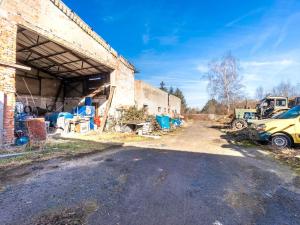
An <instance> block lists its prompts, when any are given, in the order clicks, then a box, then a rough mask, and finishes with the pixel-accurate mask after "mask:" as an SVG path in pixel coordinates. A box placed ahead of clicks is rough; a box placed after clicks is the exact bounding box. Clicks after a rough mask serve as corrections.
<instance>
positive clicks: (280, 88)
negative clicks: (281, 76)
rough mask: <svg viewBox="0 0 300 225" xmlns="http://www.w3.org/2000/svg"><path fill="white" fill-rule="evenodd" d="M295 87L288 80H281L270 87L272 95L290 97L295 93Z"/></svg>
mask: <svg viewBox="0 0 300 225" xmlns="http://www.w3.org/2000/svg"><path fill="white" fill-rule="evenodd" d="M296 89H297V88H296V87H295V86H293V85H292V84H291V83H290V82H289V81H287V82H283V81H282V82H281V83H280V84H278V85H277V86H275V87H274V88H273V89H272V94H273V95H278V96H285V97H292V96H295V95H297V91H296Z"/></svg>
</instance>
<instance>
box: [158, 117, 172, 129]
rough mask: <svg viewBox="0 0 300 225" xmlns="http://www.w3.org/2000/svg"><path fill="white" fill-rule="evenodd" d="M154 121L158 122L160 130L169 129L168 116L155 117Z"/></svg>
mask: <svg viewBox="0 0 300 225" xmlns="http://www.w3.org/2000/svg"><path fill="white" fill-rule="evenodd" d="M156 121H157V122H158V124H159V126H160V127H161V129H170V128H171V126H170V117H168V116H158V115H157V116H156Z"/></svg>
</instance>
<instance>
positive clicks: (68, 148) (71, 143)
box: [0, 132, 148, 169]
mask: <svg viewBox="0 0 300 225" xmlns="http://www.w3.org/2000/svg"><path fill="white" fill-rule="evenodd" d="M145 140H148V139H147V138H145V137H142V136H138V135H134V134H121V133H103V134H98V133H96V132H92V133H89V134H85V135H83V134H76V135H66V137H59V138H50V139H49V140H48V141H47V143H46V145H45V146H44V147H43V149H42V150H38V149H34V148H32V149H28V148H27V149H26V150H25V154H24V155H20V156H16V157H12V158H5V159H0V169H1V168H8V167H17V166H21V165H25V164H30V163H33V162H37V161H45V160H49V159H53V158H72V157H79V156H83V155H86V154H91V153H96V152H101V151H104V150H105V149H107V148H109V147H113V146H115V145H118V146H119V145H121V144H123V143H126V142H140V141H145ZM1 153H12V151H7V152H3V151H1Z"/></svg>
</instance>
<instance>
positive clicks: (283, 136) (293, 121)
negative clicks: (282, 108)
mask: <svg viewBox="0 0 300 225" xmlns="http://www.w3.org/2000/svg"><path fill="white" fill-rule="evenodd" d="M254 126H255V129H256V131H257V137H258V139H259V140H261V141H269V142H270V143H271V144H272V146H273V147H275V148H279V149H282V148H288V147H292V146H293V145H295V144H299V143H300V106H295V107H293V108H292V109H290V110H288V111H286V112H283V113H282V114H280V115H278V116H277V117H274V118H271V119H266V120H261V121H257V122H256V123H255V124H254Z"/></svg>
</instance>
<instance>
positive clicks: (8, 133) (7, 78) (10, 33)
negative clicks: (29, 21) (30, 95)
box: [0, 18, 17, 144]
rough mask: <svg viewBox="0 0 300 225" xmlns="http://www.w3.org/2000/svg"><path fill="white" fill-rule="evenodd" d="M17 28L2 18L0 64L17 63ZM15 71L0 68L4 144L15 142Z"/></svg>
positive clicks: (0, 24) (0, 20) (0, 22)
mask: <svg viewBox="0 0 300 225" xmlns="http://www.w3.org/2000/svg"><path fill="white" fill-rule="evenodd" d="M16 37H17V26H16V25H15V24H12V23H10V22H8V21H6V20H5V19H1V18H0V62H4V63H15V62H16ZM15 72H16V71H15V69H13V68H9V67H6V66H0V91H1V92H4V94H5V99H4V112H3V117H4V118H3V130H4V131H3V134H2V135H3V142H4V144H10V143H13V141H14V108H15Z"/></svg>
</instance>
